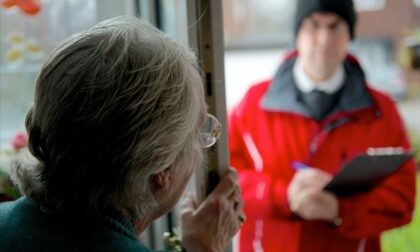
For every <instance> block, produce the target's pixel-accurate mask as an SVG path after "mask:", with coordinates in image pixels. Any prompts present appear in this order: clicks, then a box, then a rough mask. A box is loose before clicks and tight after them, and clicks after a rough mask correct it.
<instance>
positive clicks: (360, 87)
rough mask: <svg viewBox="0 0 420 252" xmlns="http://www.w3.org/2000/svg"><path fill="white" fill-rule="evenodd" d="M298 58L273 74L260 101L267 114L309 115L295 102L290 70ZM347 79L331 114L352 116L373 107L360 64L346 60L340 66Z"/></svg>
mask: <svg viewBox="0 0 420 252" xmlns="http://www.w3.org/2000/svg"><path fill="white" fill-rule="evenodd" d="M296 56H297V54H294V56H292V57H290V58H288V59H286V61H285V62H284V63H283V64H281V66H280V67H279V69H278V71H277V73H276V74H275V76H274V78H273V80H272V83H271V86H270V87H269V88H268V90H267V92H266V93H265V95H264V96H263V97H262V99H261V104H260V105H261V108H262V109H263V110H266V111H273V112H286V113H293V114H300V115H303V116H306V117H311V116H310V111H309V110H308V109H307V107H306V106H305V105H304V104H303V103H302V102H301V101H300V100H299V99H298V97H299V91H298V89H297V87H296V84H295V78H294V76H293V66H294V64H295V62H296ZM343 65H344V71H345V72H346V78H345V80H344V85H343V87H342V91H341V95H340V97H339V98H338V102H337V105H336V106H335V107H334V109H333V110H332V112H331V113H330V114H332V113H335V112H353V111H357V110H361V109H364V108H368V107H371V106H372V105H373V101H372V97H371V96H370V95H369V92H368V90H367V86H366V80H365V75H364V72H363V70H362V69H361V67H360V65H359V63H358V62H357V61H356V60H355V59H354V58H353V57H352V56H350V55H349V56H348V57H347V58H346V60H345V61H344V62H343Z"/></svg>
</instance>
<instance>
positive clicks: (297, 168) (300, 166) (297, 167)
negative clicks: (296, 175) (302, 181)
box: [292, 161, 309, 171]
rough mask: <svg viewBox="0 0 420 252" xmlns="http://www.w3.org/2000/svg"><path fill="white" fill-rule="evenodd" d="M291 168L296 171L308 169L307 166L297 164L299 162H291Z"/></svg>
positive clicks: (300, 163) (301, 163)
mask: <svg viewBox="0 0 420 252" xmlns="http://www.w3.org/2000/svg"><path fill="white" fill-rule="evenodd" d="M292 167H293V169H295V170H296V171H298V170H301V169H305V168H307V167H309V165H307V164H305V163H303V162H299V161H293V162H292Z"/></svg>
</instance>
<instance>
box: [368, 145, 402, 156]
mask: <svg viewBox="0 0 420 252" xmlns="http://www.w3.org/2000/svg"><path fill="white" fill-rule="evenodd" d="M404 153H410V152H409V151H407V150H405V149H404V148H403V147H379V148H368V149H367V151H366V154H368V155H369V156H387V155H399V154H404Z"/></svg>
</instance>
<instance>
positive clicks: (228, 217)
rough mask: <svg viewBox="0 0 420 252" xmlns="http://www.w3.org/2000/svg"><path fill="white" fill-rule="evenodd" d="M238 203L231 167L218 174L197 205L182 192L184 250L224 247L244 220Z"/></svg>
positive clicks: (211, 249) (236, 184)
mask: <svg viewBox="0 0 420 252" xmlns="http://www.w3.org/2000/svg"><path fill="white" fill-rule="evenodd" d="M242 206H243V202H242V199H241V193H240V189H239V186H238V182H237V174H236V172H235V171H233V170H230V171H229V172H228V173H227V174H226V175H225V176H224V177H222V179H221V180H220V182H219V184H218V185H217V186H216V188H215V189H214V190H213V192H211V193H210V194H209V195H208V197H207V198H206V199H205V200H204V201H203V202H202V203H201V204H200V205H197V203H196V200H195V198H194V197H193V196H192V195H186V196H185V197H184V198H183V201H182V206H181V229H182V244H183V246H184V247H185V248H186V249H187V251H198V252H200V251H217V252H218V251H220V252H221V251H224V249H225V247H226V244H227V242H228V241H229V240H230V239H231V238H232V237H233V236H234V235H235V234H236V233H237V232H238V230H239V228H240V227H241V225H242V223H243V221H244V220H245V215H244V213H243V211H242Z"/></svg>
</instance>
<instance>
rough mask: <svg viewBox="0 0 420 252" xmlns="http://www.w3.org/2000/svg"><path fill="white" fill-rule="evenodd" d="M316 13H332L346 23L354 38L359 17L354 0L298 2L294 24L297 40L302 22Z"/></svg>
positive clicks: (310, 0) (308, 0) (309, 0)
mask: <svg viewBox="0 0 420 252" xmlns="http://www.w3.org/2000/svg"><path fill="white" fill-rule="evenodd" d="M314 12H331V13H334V14H336V15H338V16H339V17H341V18H342V19H344V21H346V23H347V24H348V26H349V31H350V37H351V39H353V38H354V26H355V24H356V20H357V16H356V11H355V9H354V5H353V1H352V0H298V4H297V8H296V15H295V24H294V32H295V38H296V36H297V34H298V31H299V28H300V26H301V24H302V21H303V20H304V19H305V18H306V17H308V16H310V15H311V14H312V13H314Z"/></svg>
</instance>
